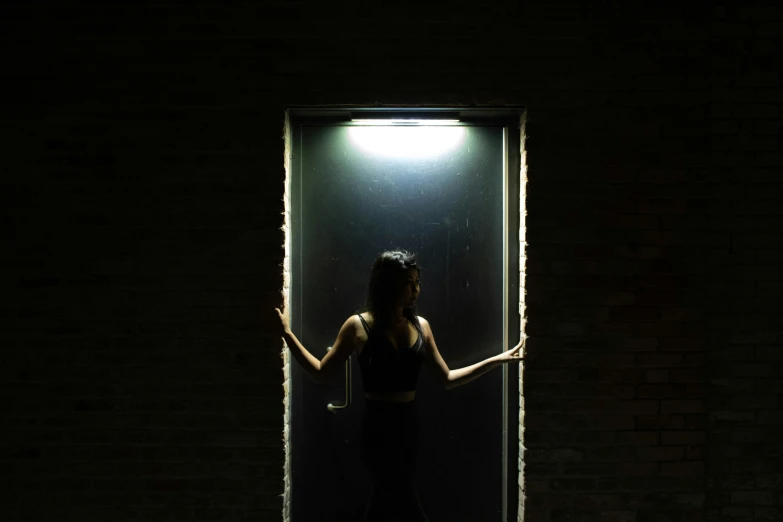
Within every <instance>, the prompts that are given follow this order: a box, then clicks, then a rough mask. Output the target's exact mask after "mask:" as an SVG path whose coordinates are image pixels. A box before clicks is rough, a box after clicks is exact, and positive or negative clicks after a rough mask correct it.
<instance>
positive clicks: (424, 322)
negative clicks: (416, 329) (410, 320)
mask: <svg viewBox="0 0 783 522" xmlns="http://www.w3.org/2000/svg"><path fill="white" fill-rule="evenodd" d="M416 318H417V319H418V320H419V323H420V324H421V327H422V328H429V327H430V323H429V321H427V320H426V319H425V318H423V317H422V316H420V315H417V316H416Z"/></svg>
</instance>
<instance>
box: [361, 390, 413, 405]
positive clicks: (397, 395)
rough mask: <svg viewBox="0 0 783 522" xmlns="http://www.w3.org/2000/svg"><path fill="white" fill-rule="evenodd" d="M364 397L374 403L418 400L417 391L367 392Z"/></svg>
mask: <svg viewBox="0 0 783 522" xmlns="http://www.w3.org/2000/svg"><path fill="white" fill-rule="evenodd" d="M364 396H365V397H366V398H368V399H371V400H373V401H385V402H410V401H412V400H413V399H415V398H416V391H415V390H411V391H402V392H365V393H364Z"/></svg>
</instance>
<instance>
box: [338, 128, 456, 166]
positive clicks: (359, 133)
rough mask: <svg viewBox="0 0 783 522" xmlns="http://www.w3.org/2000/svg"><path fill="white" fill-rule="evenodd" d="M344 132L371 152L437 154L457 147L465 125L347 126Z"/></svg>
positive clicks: (413, 155) (417, 155) (406, 155)
mask: <svg viewBox="0 0 783 522" xmlns="http://www.w3.org/2000/svg"><path fill="white" fill-rule="evenodd" d="M428 123H429V122H428ZM348 134H349V136H350V137H351V140H352V141H353V142H354V143H355V144H356V145H357V146H359V147H360V148H361V149H363V150H365V151H367V152H369V153H371V154H375V155H378V156H387V157H396V158H425V157H434V156H438V155H440V154H443V153H444V152H447V151H449V150H452V149H454V148H455V147H457V146H458V145H459V144H460V143H461V142H462V140H463V139H464V138H465V127H455V126H430V125H403V126H396V125H395V126H388V125H387V126H375V125H371V126H357V127H349V128H348Z"/></svg>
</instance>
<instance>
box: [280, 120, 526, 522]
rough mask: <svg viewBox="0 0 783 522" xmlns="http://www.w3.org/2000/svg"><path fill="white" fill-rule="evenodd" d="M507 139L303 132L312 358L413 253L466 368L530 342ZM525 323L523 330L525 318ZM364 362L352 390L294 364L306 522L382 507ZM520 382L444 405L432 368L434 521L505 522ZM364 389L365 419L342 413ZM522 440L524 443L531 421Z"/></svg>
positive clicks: (451, 396)
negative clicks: (390, 262) (523, 333)
mask: <svg viewBox="0 0 783 522" xmlns="http://www.w3.org/2000/svg"><path fill="white" fill-rule="evenodd" d="M507 133H508V128H507V127H506V126H503V125H497V124H495V125H480V124H472V125H464V124H458V123H455V124H446V125H426V124H425V125H416V126H413V125H405V126H397V125H390V124H383V125H356V124H352V123H349V122H343V123H339V122H338V123H324V122H319V121H318V120H309V121H308V120H306V119H302V120H299V121H296V120H295V121H294V122H293V125H292V170H291V176H292V177H291V197H292V199H291V212H292V227H291V238H292V244H291V267H292V278H291V294H290V303H291V319H292V328H293V329H294V332H295V333H296V335H297V336H298V337H299V339H300V340H301V342H302V344H303V345H304V346H305V347H306V348H307V349H308V350H309V351H310V352H311V353H313V354H314V355H315V356H316V357H318V358H322V357H323V356H324V355H325V353H326V350H327V349H328V348H329V346H330V345H331V344H332V343H333V342H334V339H335V336H336V334H337V331H338V330H339V327H340V325H342V323H343V321H345V319H346V318H347V317H348V316H349V315H351V314H352V313H353V312H355V310H356V309H357V308H358V307H359V306H361V304H362V303H363V302H364V298H365V293H366V289H367V283H368V280H369V275H370V269H371V267H372V263H373V260H374V259H375V256H376V255H377V254H379V253H380V252H381V251H383V250H388V249H393V248H397V247H400V248H404V249H406V250H410V251H413V252H416V253H417V254H418V257H419V261H420V263H422V265H423V266H424V270H423V271H422V273H421V295H420V298H419V302H418V309H417V314H418V315H420V316H423V317H426V318H427V319H428V320H429V322H430V324H431V325H432V328H433V333H434V335H435V339H436V341H437V343H438V347H439V349H440V352H441V354H442V355H443V358H444V359H445V361H446V363H447V364H448V365H449V367H450V368H458V367H462V366H466V365H470V364H473V363H475V362H478V361H480V360H482V359H484V358H486V357H489V356H491V355H493V354H496V353H498V352H500V351H502V350H504V349H507V348H506V347H507V346H508V343H509V342H511V343H515V342H516V340H510V339H511V338H513V335H512V336H509V335H508V334H507V332H508V331H509V319H508V316H507V312H508V310H507V308H508V304H509V302H511V303H513V302H514V299H513V297H509V290H510V289H512V294H511V295H512V296H513V288H518V287H516V286H515V284H514V283H515V278H514V277H511V278H509V277H508V272H509V269H510V268H513V267H509V266H508V260H509V252H510V251H514V252H516V251H518V250H516V249H514V248H509V244H508V243H509V238H512V239H513V238H514V237H515V236H516V233H515V232H510V231H509V223H508V213H510V212H513V209H510V208H508V207H509V204H508V202H509V200H511V201H513V194H508V179H507V177H508V173H507V171H508V154H509V152H508V150H509V147H508V143H507V142H508V134H507ZM517 187H518V185H517ZM517 191H518V188H517ZM517 194H518V192H517ZM512 206H513V205H512ZM516 212H518V207H517V209H516ZM512 215H513V214H512ZM512 221H513V220H512ZM514 222H516V221H514ZM512 264H513V266H518V265H517V264H516V263H512ZM516 273H517V274H518V272H516ZM517 292H518V290H517ZM517 295H518V294H517ZM510 312H511V317H512V319H511V320H512V323H513V324H516V325H517V330H516V331H518V324H519V323H518V317H516V315H514V314H515V313H516V312H517V310H516V308H512V309H511V310H510ZM515 317H516V322H514V318H515ZM513 324H512V325H511V326H512V328H511V331H512V332H513V331H514V330H513ZM504 339H507V342H506V343H504ZM351 363H352V364H348V365H346V371H347V372H349V375H348V377H349V379H348V380H346V379H345V378H343V377H338V378H336V379H334V381H332V382H329V383H327V384H317V383H314V382H313V381H312V380H311V379H310V378H309V377H308V376H307V375H306V374H305V373H304V372H303V371H302V369H301V368H300V367H299V366H298V365H297V364H296V362H295V361H293V359H292V369H291V372H292V373H291V375H292V383H293V387H292V395H291V400H292V406H291V408H292V409H291V466H292V468H291V469H292V471H291V488H292V490H291V502H292V505H291V516H292V520H293V521H294V522H313V521H332V520H334V521H337V520H339V521H341V522H344V521H348V520H359V518H360V515H361V514H362V512H363V509H364V505H365V502H366V500H367V497H368V495H369V492H370V484H369V476H368V475H367V474H366V473H365V471H364V469H363V468H362V467H361V463H360V462H359V454H358V449H359V444H358V440H359V434H360V431H359V430H360V420H361V415H362V411H363V403H364V397H363V390H362V382H361V375H360V372H359V365H358V362H357V361H356V356H355V354H354V355H353V356H352V361H351ZM506 372H507V369H502V370H501V369H494V370H492V371H491V372H490V373H488V374H486V375H484V376H482V377H481V378H480V379H478V380H476V381H473V382H471V383H469V384H467V385H465V386H463V387H459V388H456V389H454V390H452V391H444V390H441V389H438V388H436V386H435V385H434V382H433V380H432V378H431V376H430V375H429V374H428V373H427V372H426V370H425V369H424V368H422V373H421V376H420V380H419V388H418V392H417V401H418V404H419V413H420V418H421V439H420V440H421V447H420V459H419V466H418V472H417V486H418V491H419V495H420V497H421V499H422V503H423V505H424V507H425V509H426V511H427V513H428V514H429V515H430V517H431V519H432V520H434V521H437V520H449V521H453V522H460V521H465V522H475V521H482V522H491V521H501V520H504V519H505V518H504V513H503V511H504V503H505V500H506V499H505V493H504V492H505V491H507V488H508V486H509V485H508V480H507V471H508V470H509V469H512V470H513V469H516V465H515V463H513V464H511V463H510V462H508V459H509V458H512V456H510V455H509V454H508V451H507V449H508V447H513V444H507V443H508V440H507V430H506V425H507V412H508V411H515V410H514V409H513V408H509V407H508V405H507V401H506V398H507V394H508V391H509V390H511V393H512V395H511V397H512V398H513V399H515V398H516V395H515V392H516V390H517V387H516V385H514V384H513V383H512V384H511V385H510V386H509V384H508V382H507V381H506V378H507V374H506ZM349 381H350V382H352V388H353V389H352V390H350V391H351V392H352V393H351V397H350V404H348V406H347V407H344V408H340V407H339V406H340V405H342V404H343V403H344V401H345V399H346V393H347V386H348V382H349ZM330 404H331V405H332V406H335V405H337V406H338V408H334V407H329V405H330ZM512 426H513V429H512V431H511V433H512V434H513V435H514V436H515V434H516V417H515V416H514V417H513V418H512ZM513 458H515V455H514V456H513ZM510 481H511V482H512V484H515V483H516V476H513V477H512V478H511V480H510Z"/></svg>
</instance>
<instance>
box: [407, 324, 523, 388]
mask: <svg viewBox="0 0 783 522" xmlns="http://www.w3.org/2000/svg"><path fill="white" fill-rule="evenodd" d="M419 319H420V322H421V324H422V330H423V331H424V337H425V340H424V343H425V348H424V350H425V358H424V360H425V364H426V365H427V368H428V369H429V370H430V373H431V374H432V375H433V376H434V377H435V379H436V380H438V381H439V382H440V384H441V386H443V387H444V388H446V389H447V390H450V389H452V388H456V387H457V386H462V385H463V384H467V383H469V382H470V381H473V380H475V379H478V378H479V377H481V376H482V375H484V374H485V373H487V372H488V371H489V370H491V369H492V368H494V367H496V366H500V365H501V364H505V363H509V362H514V361H516V362H521V361H522V360H523V359H522V356H521V349H522V347H523V346H524V344H525V340H524V339H523V340H522V341H520V342H519V344H517V345H516V346H515V347H514V348H512V349H511V350H508V351H507V352H503V353H499V354H497V355H493V356H492V357H488V358H487V359H484V360H483V361H480V362H477V363H476V364H472V365H470V366H465V367H464V368H458V369H456V370H450V369H449V367H448V365H447V364H446V361H444V360H443V357H441V355H440V352H439V351H438V346H437V345H436V344H435V337H434V336H433V335H432V329H431V328H430V324H429V322H427V320H426V319H424V318H423V317H420V318H419Z"/></svg>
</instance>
